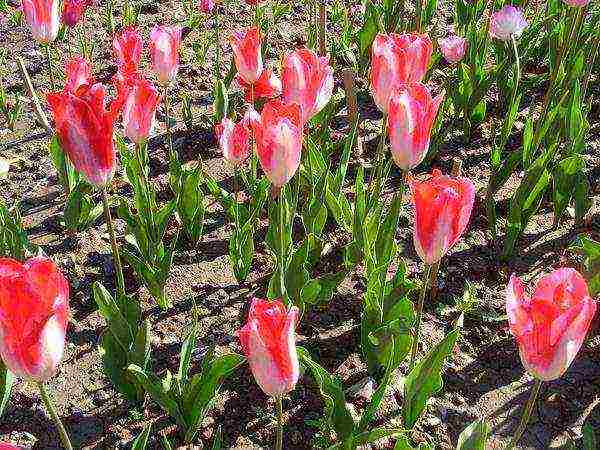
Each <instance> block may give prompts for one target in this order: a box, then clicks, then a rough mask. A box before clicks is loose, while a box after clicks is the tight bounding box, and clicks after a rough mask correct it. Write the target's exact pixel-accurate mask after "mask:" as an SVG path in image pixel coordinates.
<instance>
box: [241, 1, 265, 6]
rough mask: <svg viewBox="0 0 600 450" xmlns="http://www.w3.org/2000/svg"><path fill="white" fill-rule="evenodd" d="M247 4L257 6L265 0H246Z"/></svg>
mask: <svg viewBox="0 0 600 450" xmlns="http://www.w3.org/2000/svg"><path fill="white" fill-rule="evenodd" d="M245 1H246V5H250V6H257V5H258V4H259V3H263V2H264V1H265V0H245Z"/></svg>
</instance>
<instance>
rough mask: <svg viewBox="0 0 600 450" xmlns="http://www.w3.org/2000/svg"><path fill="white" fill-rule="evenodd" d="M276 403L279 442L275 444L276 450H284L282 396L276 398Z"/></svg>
mask: <svg viewBox="0 0 600 450" xmlns="http://www.w3.org/2000/svg"><path fill="white" fill-rule="evenodd" d="M275 403H276V404H277V442H276V443H275V450H282V449H283V399H282V396H281V395H278V396H277V397H275Z"/></svg>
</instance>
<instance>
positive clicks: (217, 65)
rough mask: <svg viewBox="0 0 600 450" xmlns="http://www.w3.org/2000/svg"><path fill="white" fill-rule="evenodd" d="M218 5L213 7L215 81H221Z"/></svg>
mask: <svg viewBox="0 0 600 450" xmlns="http://www.w3.org/2000/svg"><path fill="white" fill-rule="evenodd" d="M219 26H220V24H219V5H218V4H217V5H215V41H216V42H215V81H218V80H219V79H221V35H220V31H221V30H220V28H219Z"/></svg>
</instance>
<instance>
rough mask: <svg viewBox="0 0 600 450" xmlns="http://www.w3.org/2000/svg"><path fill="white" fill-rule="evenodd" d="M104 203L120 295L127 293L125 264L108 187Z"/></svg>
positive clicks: (103, 191)
mask: <svg viewBox="0 0 600 450" xmlns="http://www.w3.org/2000/svg"><path fill="white" fill-rule="evenodd" d="M101 192H102V205H103V206H104V216H105V218H106V226H107V228H108V234H109V236H110V246H111V248H112V253H113V259H114V261H115V270H116V272H117V292H118V293H119V295H125V278H124V277H123V266H122V265H121V258H120V256H119V247H118V246H117V237H116V236H115V228H114V226H113V221H112V217H111V215H110V206H109V204H108V193H107V192H106V187H103V188H102V190H101Z"/></svg>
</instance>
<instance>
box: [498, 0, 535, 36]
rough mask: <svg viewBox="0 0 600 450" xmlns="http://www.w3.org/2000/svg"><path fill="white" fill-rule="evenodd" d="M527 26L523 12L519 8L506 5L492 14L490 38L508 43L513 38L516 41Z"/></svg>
mask: <svg viewBox="0 0 600 450" xmlns="http://www.w3.org/2000/svg"><path fill="white" fill-rule="evenodd" d="M527 25H528V23H527V21H526V20H525V17H524V16H523V12H522V11H521V10H520V9H519V8H517V7H515V6H511V5H506V6H505V7H503V8H502V9H501V10H500V11H496V12H495V13H494V14H492V18H491V19H490V36H492V37H493V38H496V39H500V40H501V41H510V40H511V39H512V38H513V37H514V38H515V39H516V38H518V37H519V36H521V34H522V33H523V30H525V28H527Z"/></svg>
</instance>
